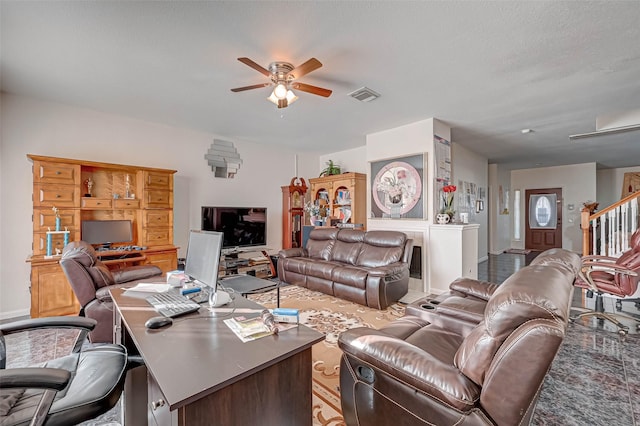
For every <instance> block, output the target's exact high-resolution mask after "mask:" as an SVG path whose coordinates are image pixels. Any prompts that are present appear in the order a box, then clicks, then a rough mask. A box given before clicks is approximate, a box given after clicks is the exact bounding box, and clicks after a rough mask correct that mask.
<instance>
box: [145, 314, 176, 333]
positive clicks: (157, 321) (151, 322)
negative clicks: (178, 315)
mask: <svg viewBox="0 0 640 426" xmlns="http://www.w3.org/2000/svg"><path fill="white" fill-rule="evenodd" d="M170 324H173V319H171V318H169V317H153V318H149V319H148V320H147V322H145V323H144V326H145V327H147V328H150V329H152V330H153V329H156V328H160V327H164V326H165V325H170Z"/></svg>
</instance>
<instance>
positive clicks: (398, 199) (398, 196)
mask: <svg viewBox="0 0 640 426" xmlns="http://www.w3.org/2000/svg"><path fill="white" fill-rule="evenodd" d="M389 202H390V203H391V204H398V203H400V202H402V194H395V195H391V194H389Z"/></svg>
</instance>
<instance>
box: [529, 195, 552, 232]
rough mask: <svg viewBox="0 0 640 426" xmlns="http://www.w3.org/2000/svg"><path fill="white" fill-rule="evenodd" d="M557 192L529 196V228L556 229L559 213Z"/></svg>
mask: <svg viewBox="0 0 640 426" xmlns="http://www.w3.org/2000/svg"><path fill="white" fill-rule="evenodd" d="M556 201H557V197H556V194H537V195H533V194H532V195H531V197H530V198H529V228H531V229H556V227H557V226H558V215H557V209H556Z"/></svg>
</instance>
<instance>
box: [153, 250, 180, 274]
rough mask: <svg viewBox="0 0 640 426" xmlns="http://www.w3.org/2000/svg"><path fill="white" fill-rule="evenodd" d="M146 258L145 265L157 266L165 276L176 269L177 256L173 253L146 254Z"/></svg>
mask: <svg viewBox="0 0 640 426" xmlns="http://www.w3.org/2000/svg"><path fill="white" fill-rule="evenodd" d="M146 256H147V260H146V263H147V264H149V265H155V266H157V267H158V268H160V269H162V272H163V273H165V274H166V273H167V272H169V271H175V270H176V269H177V268H178V255H177V252H175V251H174V252H171V253H167V252H163V253H146Z"/></svg>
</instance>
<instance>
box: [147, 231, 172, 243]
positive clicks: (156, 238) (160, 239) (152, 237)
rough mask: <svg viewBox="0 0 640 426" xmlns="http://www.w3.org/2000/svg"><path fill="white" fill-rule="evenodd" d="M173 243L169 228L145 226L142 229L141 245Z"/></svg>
mask: <svg viewBox="0 0 640 426" xmlns="http://www.w3.org/2000/svg"><path fill="white" fill-rule="evenodd" d="M168 244H173V230H172V229H171V228H145V229H143V230H142V245H143V246H160V245H168Z"/></svg>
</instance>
